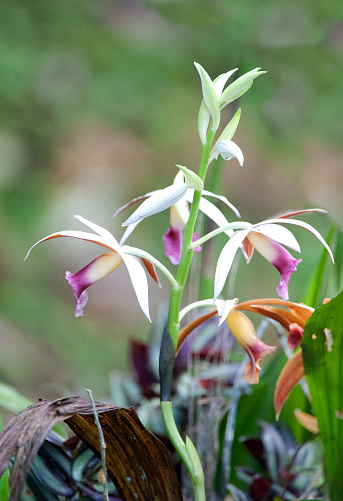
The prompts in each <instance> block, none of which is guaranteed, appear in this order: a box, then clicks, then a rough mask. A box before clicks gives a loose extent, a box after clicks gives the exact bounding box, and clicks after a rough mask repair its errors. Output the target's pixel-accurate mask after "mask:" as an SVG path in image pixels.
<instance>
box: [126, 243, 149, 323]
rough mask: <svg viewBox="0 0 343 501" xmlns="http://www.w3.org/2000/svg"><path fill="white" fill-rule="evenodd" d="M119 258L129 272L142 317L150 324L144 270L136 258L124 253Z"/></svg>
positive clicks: (146, 282) (146, 281)
mask: <svg viewBox="0 0 343 501" xmlns="http://www.w3.org/2000/svg"><path fill="white" fill-rule="evenodd" d="M121 256H122V258H123V261H124V263H125V265H126V268H127V271H128V272H129V275H130V279H131V283H132V286H133V288H134V291H135V293H136V296H137V300H138V303H139V306H140V307H141V309H142V311H143V313H144V315H145V316H146V317H147V319H148V320H149V321H150V322H151V318H150V313H149V291H148V280H147V276H146V273H145V271H144V268H143V266H142V265H141V264H140V262H139V261H138V259H137V258H136V257H134V256H130V255H129V254H125V253H124V252H122V254H121Z"/></svg>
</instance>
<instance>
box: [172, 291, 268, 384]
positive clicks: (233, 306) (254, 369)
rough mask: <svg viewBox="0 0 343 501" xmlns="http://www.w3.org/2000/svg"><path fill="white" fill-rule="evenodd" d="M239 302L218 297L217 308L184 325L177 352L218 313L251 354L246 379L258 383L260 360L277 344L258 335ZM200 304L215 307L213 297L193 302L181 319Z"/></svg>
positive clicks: (220, 321) (181, 313) (220, 319)
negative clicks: (203, 324) (190, 335)
mask: <svg viewBox="0 0 343 501" xmlns="http://www.w3.org/2000/svg"><path fill="white" fill-rule="evenodd" d="M237 302H238V299H232V300H229V301H222V300H220V299H218V300H217V301H216V302H215V307H216V309H215V310H213V311H212V312H210V313H207V314H205V315H203V316H201V317H199V318H197V319H196V320H194V321H193V322H191V323H190V324H189V325H187V326H186V327H184V328H183V329H182V330H181V331H180V333H179V338H178V345H177V351H176V353H177V354H178V353H179V350H180V348H181V346H182V344H183V342H184V341H185V339H186V337H187V336H188V335H189V334H190V333H191V332H192V331H193V330H194V329H195V328H196V327H198V326H199V325H201V324H202V323H204V322H205V321H206V320H208V319H209V318H211V317H213V316H215V315H218V316H219V325H221V324H222V323H223V322H224V321H225V322H226V324H227V325H228V327H229V329H230V331H231V333H232V334H233V336H234V337H235V338H236V340H237V341H238V343H239V344H240V345H241V346H242V347H243V348H244V350H245V351H246V353H247V354H248V356H249V359H250V360H249V362H248V363H247V364H246V365H245V368H244V378H245V380H246V381H247V382H248V383H250V384H256V383H258V381H259V372H260V370H261V367H260V361H261V360H262V358H263V357H264V356H265V355H268V354H269V353H272V352H273V351H274V350H275V349H276V346H269V345H267V344H265V343H264V342H263V341H261V340H260V339H259V338H258V337H257V335H256V331H255V328H254V326H253V324H252V322H251V320H250V319H249V318H248V317H247V316H246V315H244V314H243V313H242V312H241V311H239V309H238V305H237ZM200 306H212V307H213V299H209V300H203V301H198V302H197V303H193V304H192V305H189V306H188V307H186V308H184V310H182V311H181V312H180V319H182V318H183V316H184V315H185V314H186V313H188V312H189V311H190V310H191V309H193V308H197V307H200Z"/></svg>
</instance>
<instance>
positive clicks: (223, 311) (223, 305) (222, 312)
mask: <svg viewBox="0 0 343 501" xmlns="http://www.w3.org/2000/svg"><path fill="white" fill-rule="evenodd" d="M237 303H238V298H235V299H228V300H227V301H223V300H222V299H217V300H216V301H215V305H216V307H217V310H218V316H219V324H218V327H219V326H220V325H221V324H222V323H223V322H225V320H226V317H227V316H228V314H229V313H230V311H231V310H232V308H233V307H234V306H235V305H236V304H237Z"/></svg>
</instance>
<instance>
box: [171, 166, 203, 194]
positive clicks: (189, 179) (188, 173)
mask: <svg viewBox="0 0 343 501" xmlns="http://www.w3.org/2000/svg"><path fill="white" fill-rule="evenodd" d="M176 167H178V168H179V169H180V170H181V171H182V172H183V175H184V176H185V180H186V184H187V187H188V188H191V189H193V190H198V191H202V190H203V189H204V183H203V182H202V180H201V179H200V177H199V176H198V174H196V173H195V172H193V171H192V170H189V169H187V167H184V166H183V165H177V166H176Z"/></svg>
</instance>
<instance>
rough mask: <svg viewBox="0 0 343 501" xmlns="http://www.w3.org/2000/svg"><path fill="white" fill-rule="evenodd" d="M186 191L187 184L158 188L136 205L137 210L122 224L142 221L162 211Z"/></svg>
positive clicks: (126, 224)
mask: <svg viewBox="0 0 343 501" xmlns="http://www.w3.org/2000/svg"><path fill="white" fill-rule="evenodd" d="M186 191H187V184H186V183H184V184H183V185H180V186H179V185H174V184H172V185H171V186H168V187H167V188H164V189H163V190H159V191H158V192H156V193H154V194H153V195H152V196H151V197H149V198H148V199H147V200H144V202H143V203H142V204H141V205H140V206H139V207H138V209H137V210H135V212H134V213H133V214H132V215H131V216H130V217H129V218H128V219H127V220H126V221H125V222H124V223H123V224H122V226H129V225H130V224H134V223H136V222H137V221H142V219H144V218H145V217H148V216H152V215H154V214H157V213H158V212H162V211H163V210H165V209H168V208H169V207H171V206H172V205H174V204H175V203H176V202H177V201H178V200H180V198H182V197H183V196H184V195H185V193H186Z"/></svg>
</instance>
